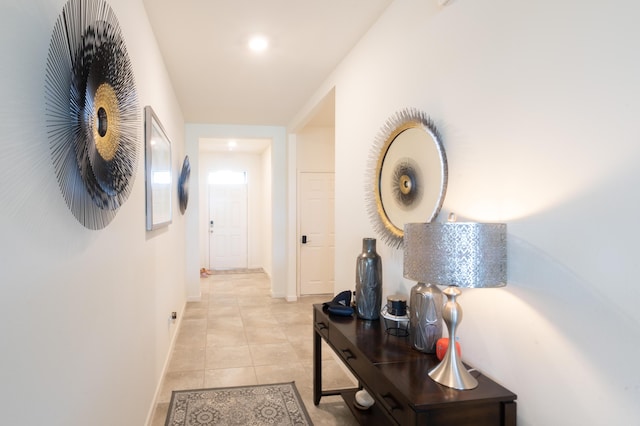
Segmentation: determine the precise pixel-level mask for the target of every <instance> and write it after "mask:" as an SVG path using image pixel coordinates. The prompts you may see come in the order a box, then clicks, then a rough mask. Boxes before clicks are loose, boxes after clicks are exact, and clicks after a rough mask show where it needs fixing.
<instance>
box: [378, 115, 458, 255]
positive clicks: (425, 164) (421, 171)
mask: <svg viewBox="0 0 640 426" xmlns="http://www.w3.org/2000/svg"><path fill="white" fill-rule="evenodd" d="M369 173H370V176H369V179H368V185H370V189H369V190H367V191H366V194H367V210H368V212H369V216H370V218H371V220H372V222H373V225H374V228H375V231H376V233H377V234H379V235H380V236H381V238H382V240H384V241H385V242H386V243H387V244H389V245H390V246H392V247H396V248H399V247H400V246H401V245H402V241H403V236H404V231H403V228H404V224H405V223H412V222H430V221H432V220H433V219H435V217H436V216H437V215H438V213H439V212H440V208H441V207H442V202H443V200H444V196H445V193H446V190H447V157H446V155H445V151H444V147H443V145H442V142H441V139H440V135H439V133H438V131H437V129H436V126H435V125H434V123H433V121H432V120H431V119H430V118H429V117H428V116H427V115H426V114H424V113H423V112H421V111H418V110H416V109H404V110H402V111H399V112H397V113H396V114H394V115H393V116H392V117H391V118H389V119H388V120H387V122H386V123H385V125H384V126H383V127H382V129H381V130H380V132H379V134H378V135H377V137H376V140H375V143H374V146H373V149H372V152H371V156H370V166H369Z"/></svg>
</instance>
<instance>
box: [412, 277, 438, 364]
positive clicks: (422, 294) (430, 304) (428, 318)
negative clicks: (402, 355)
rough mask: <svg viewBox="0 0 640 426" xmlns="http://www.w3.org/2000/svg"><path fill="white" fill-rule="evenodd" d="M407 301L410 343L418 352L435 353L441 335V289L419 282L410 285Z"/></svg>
mask: <svg viewBox="0 0 640 426" xmlns="http://www.w3.org/2000/svg"><path fill="white" fill-rule="evenodd" d="M409 303H410V305H409V315H410V320H409V324H410V327H411V332H410V333H411V345H412V346H413V347H414V348H415V349H417V350H419V351H420V352H425V353H428V354H432V353H435V352H436V342H437V341H438V339H439V338H441V337H442V306H443V296H442V291H440V289H439V288H438V287H436V286H435V285H432V284H425V283H420V282H419V283H418V284H416V285H414V286H413V287H411V295H410V297H409Z"/></svg>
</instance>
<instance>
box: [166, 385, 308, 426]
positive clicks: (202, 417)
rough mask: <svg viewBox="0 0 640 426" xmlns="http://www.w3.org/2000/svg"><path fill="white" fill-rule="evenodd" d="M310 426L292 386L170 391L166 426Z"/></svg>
mask: <svg viewBox="0 0 640 426" xmlns="http://www.w3.org/2000/svg"><path fill="white" fill-rule="evenodd" d="M210 425H225V426H232V425H238V426H240V425H242V426H246V425H255V426H262V425H278V426H280V425H281V426H285V425H287V426H288V425H293V426H303V425H313V423H312V422H311V419H310V418H309V414H308V413H307V409H306V408H305V406H304V404H303V402H302V399H300V394H299V393H298V389H296V385H295V383H294V382H291V383H278V384H273V385H258V386H239V387H232V388H217V389H197V390H182V391H173V393H172V395H171V403H170V404H169V412H168V413H167V420H166V422H165V426H210Z"/></svg>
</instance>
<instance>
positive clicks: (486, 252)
mask: <svg viewBox="0 0 640 426" xmlns="http://www.w3.org/2000/svg"><path fill="white" fill-rule="evenodd" d="M404 277H405V278H407V279H410V280H413V281H419V282H423V283H430V284H435V285H443V286H457V287H467V288H482V287H504V286H505V285H507V225H506V224H504V223H473V222H446V223H434V222H431V223H407V224H405V225H404Z"/></svg>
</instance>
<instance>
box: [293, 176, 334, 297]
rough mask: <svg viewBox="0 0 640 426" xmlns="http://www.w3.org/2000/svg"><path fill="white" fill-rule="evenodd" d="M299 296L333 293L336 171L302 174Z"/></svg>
mask: <svg viewBox="0 0 640 426" xmlns="http://www.w3.org/2000/svg"><path fill="white" fill-rule="evenodd" d="M299 176H300V185H299V186H298V187H299V191H300V192H299V195H298V199H299V200H300V240H299V243H300V295H308V294H333V288H334V281H335V278H334V252H335V231H334V228H335V222H334V198H335V195H334V194H335V191H334V174H333V173H300V175H299Z"/></svg>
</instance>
